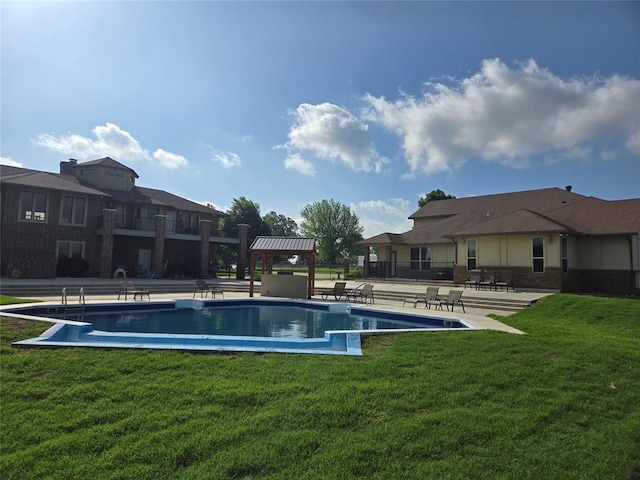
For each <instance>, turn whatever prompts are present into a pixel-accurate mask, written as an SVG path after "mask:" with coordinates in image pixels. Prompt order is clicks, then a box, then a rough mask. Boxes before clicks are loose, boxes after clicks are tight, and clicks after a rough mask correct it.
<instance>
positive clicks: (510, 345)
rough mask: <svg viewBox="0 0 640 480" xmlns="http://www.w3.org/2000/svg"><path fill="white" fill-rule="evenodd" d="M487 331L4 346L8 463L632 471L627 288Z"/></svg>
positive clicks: (636, 422)
mask: <svg viewBox="0 0 640 480" xmlns="http://www.w3.org/2000/svg"><path fill="white" fill-rule="evenodd" d="M503 321H504V322H505V323H508V324H509V325H512V326H514V327H516V328H519V329H521V330H523V331H525V332H527V333H528V335H511V334H506V333H501V332H490V331H476V332H446V333H422V334H397V335H388V336H378V337H370V338H366V339H365V341H364V344H363V349H364V357H358V358H356V357H328V356H314V355H291V354H251V353H239V354H217V353H206V354H202V353H201V354H194V353H182V352H170V351H150V350H96V349H81V348H75V349H74V348H61V349H24V348H22V349H18V348H15V347H12V346H11V345H10V342H11V341H13V340H17V339H24V338H29V337H32V336H35V335H37V334H38V333H39V332H40V331H42V327H39V326H38V325H36V324H33V323H23V322H20V321H15V320H9V319H6V318H5V319H3V320H2V324H1V326H2V331H1V335H2V337H1V352H0V360H1V365H0V367H1V370H0V371H1V375H2V378H1V405H0V406H1V417H0V432H1V435H2V437H1V445H0V447H1V453H2V455H1V460H0V467H1V471H0V477H1V478H2V479H3V480H8V479H21V480H27V479H32V478H33V479H44V478H60V479H65V480H67V479H92V480H94V479H95V480H97V479H199V478H202V479H218V478H220V479H223V478H274V479H275V478H281V479H311V478H313V479H333V478H335V479H349V478H366V479H376V478H377V479H412V480H413V479H430V478H434V479H470V478H472V479H492V480H493V479H518V480H520V479H536V480H538V479H553V480H557V479H585V480H594V479H633V478H636V479H637V478H640V301H637V300H633V299H609V298H595V297H580V296H572V295H555V296H551V297H547V298H545V299H544V300H542V301H541V302H540V303H539V304H538V305H536V306H534V307H532V308H529V309H527V310H524V311H522V312H520V313H518V314H516V315H513V316H511V317H507V318H506V319H503Z"/></svg>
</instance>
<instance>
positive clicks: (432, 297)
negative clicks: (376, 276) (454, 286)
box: [402, 287, 440, 308]
mask: <svg viewBox="0 0 640 480" xmlns="http://www.w3.org/2000/svg"><path fill="white" fill-rule="evenodd" d="M438 290H440V287H427V292H426V293H425V294H424V295H416V296H415V297H414V298H405V299H404V301H403V302H402V306H403V307H404V305H405V304H406V303H412V304H413V308H416V306H417V305H418V303H420V302H424V304H425V305H424V306H425V308H431V307H430V305H429V304H430V302H431V303H432V302H437V301H439V300H440V299H439V297H438Z"/></svg>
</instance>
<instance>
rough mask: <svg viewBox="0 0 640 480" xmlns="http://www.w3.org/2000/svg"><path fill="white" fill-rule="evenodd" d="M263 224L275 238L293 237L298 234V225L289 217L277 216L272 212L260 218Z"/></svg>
mask: <svg viewBox="0 0 640 480" xmlns="http://www.w3.org/2000/svg"><path fill="white" fill-rule="evenodd" d="M262 220H264V223H266V224H267V225H268V226H269V229H270V230H271V235H274V236H277V237H295V236H296V235H297V232H298V224H297V223H296V222H295V221H294V220H293V219H292V218H289V217H285V216H284V215H282V214H277V213H276V212H274V211H273V210H271V211H270V212H269V213H267V214H266V215H265V216H264V217H262Z"/></svg>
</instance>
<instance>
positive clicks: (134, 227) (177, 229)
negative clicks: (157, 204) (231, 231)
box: [98, 215, 237, 243]
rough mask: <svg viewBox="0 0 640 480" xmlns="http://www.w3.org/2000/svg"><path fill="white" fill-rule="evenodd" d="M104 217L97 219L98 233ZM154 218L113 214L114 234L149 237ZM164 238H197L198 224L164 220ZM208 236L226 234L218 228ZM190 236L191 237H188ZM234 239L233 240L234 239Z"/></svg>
mask: <svg viewBox="0 0 640 480" xmlns="http://www.w3.org/2000/svg"><path fill="white" fill-rule="evenodd" d="M103 221H104V218H103V217H102V216H101V217H100V218H99V221H98V233H101V230H102V226H103ZM155 230H156V220H155V218H153V219H148V218H131V217H126V216H124V215H115V234H116V235H131V236H144V237H150V236H154V235H155ZM165 232H166V238H182V239H190V240H197V239H199V238H200V229H199V225H185V224H183V223H182V222H178V221H176V220H169V219H167V220H166V223H165ZM209 236H210V237H211V238H212V239H214V238H227V236H226V234H225V233H224V232H223V231H221V230H219V229H216V230H213V229H212V231H210V232H209ZM189 237H192V238H189ZM229 240H230V242H228V243H237V239H234V238H230V237H229ZM234 240H235V241H234Z"/></svg>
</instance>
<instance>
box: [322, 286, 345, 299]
mask: <svg viewBox="0 0 640 480" xmlns="http://www.w3.org/2000/svg"><path fill="white" fill-rule="evenodd" d="M346 288H347V282H336V283H335V284H334V285H333V288H332V289H331V290H326V291H324V292H322V299H323V300H326V299H327V298H329V296H330V295H333V296H334V298H335V299H336V300H340V299H341V298H342V297H343V296H346V294H347V292H346Z"/></svg>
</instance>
